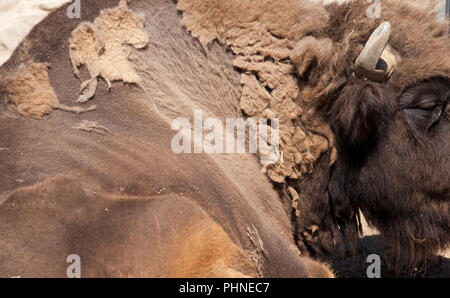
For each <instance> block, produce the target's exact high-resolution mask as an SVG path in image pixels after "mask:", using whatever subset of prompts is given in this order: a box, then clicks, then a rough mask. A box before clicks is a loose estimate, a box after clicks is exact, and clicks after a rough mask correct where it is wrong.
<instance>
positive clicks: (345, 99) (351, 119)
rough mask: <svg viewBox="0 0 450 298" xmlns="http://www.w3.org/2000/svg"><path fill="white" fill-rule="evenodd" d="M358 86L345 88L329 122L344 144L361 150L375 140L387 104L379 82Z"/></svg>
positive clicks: (342, 144)
mask: <svg viewBox="0 0 450 298" xmlns="http://www.w3.org/2000/svg"><path fill="white" fill-rule="evenodd" d="M357 87H359V91H358V90H355V88H352V87H350V88H348V89H346V90H345V89H344V90H343V91H342V93H341V96H340V97H339V99H338V100H336V101H335V103H334V104H333V107H332V111H331V113H330V114H331V115H330V116H331V119H329V122H330V124H331V127H332V128H333V130H334V133H335V134H336V141H337V143H338V144H339V145H340V146H341V147H347V149H351V148H354V149H357V150H359V151H361V150H362V149H363V148H362V147H365V148H369V147H370V146H371V145H372V144H373V142H375V141H376V139H377V137H378V134H379V131H380V129H382V127H383V122H384V121H383V118H384V117H385V115H386V111H385V110H386V109H388V105H387V104H386V102H385V101H384V100H383V95H382V92H381V89H380V88H379V87H378V86H377V85H376V84H371V83H368V84H367V85H365V86H364V87H363V88H361V87H360V86H357ZM349 147H350V148H349ZM350 152H353V150H350Z"/></svg>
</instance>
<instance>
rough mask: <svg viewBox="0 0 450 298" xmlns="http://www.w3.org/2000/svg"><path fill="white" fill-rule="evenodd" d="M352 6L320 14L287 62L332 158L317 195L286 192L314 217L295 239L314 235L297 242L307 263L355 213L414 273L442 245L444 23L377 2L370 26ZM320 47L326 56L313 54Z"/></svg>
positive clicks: (449, 223) (447, 206)
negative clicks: (331, 140) (328, 140)
mask: <svg viewBox="0 0 450 298" xmlns="http://www.w3.org/2000/svg"><path fill="white" fill-rule="evenodd" d="M360 2H361V1H354V2H349V3H347V4H342V5H337V4H331V5H329V6H327V7H326V9H327V11H328V14H329V16H330V20H329V21H328V24H329V26H328V27H326V29H325V30H320V31H316V32H310V33H309V34H308V36H306V37H304V38H303V39H302V40H300V41H299V42H298V44H297V45H296V47H295V48H294V50H293V52H292V54H291V58H292V60H293V61H294V63H296V67H297V70H298V72H297V74H298V77H299V81H300V84H302V86H303V90H305V92H304V93H303V96H304V97H306V98H307V100H310V101H312V106H313V108H314V110H315V112H316V114H317V115H320V116H321V117H323V119H325V120H326V122H327V123H328V124H329V125H330V127H331V129H332V131H333V134H334V136H335V144H336V149H337V158H336V162H335V163H334V164H333V165H332V166H331V167H322V170H319V173H316V174H315V175H317V177H321V178H322V183H323V186H322V187H321V188H320V189H317V190H318V191H319V192H320V193H319V194H317V193H313V192H311V191H309V192H308V189H310V187H308V186H305V182H302V181H290V182H289V183H290V184H292V185H295V187H296V188H297V189H299V191H300V192H301V190H302V189H306V190H307V191H306V194H307V196H309V200H310V201H311V200H312V201H311V202H312V203H310V204H309V206H308V208H314V210H316V211H317V213H316V214H315V216H316V217H315V218H311V219H310V220H309V221H310V222H308V220H307V219H305V218H300V219H299V222H298V224H299V226H300V227H299V230H300V232H303V231H304V230H305V228H306V227H308V226H311V225H317V226H318V229H317V231H315V235H313V236H312V235H311V234H312V233H311V231H310V230H309V231H308V230H306V233H304V234H303V233H300V236H299V238H300V240H301V241H300V242H302V245H303V247H304V249H305V250H310V251H311V252H312V253H313V254H315V253H318V254H321V253H323V251H321V249H324V250H325V251H332V250H333V248H332V247H333V245H334V246H336V245H335V243H336V242H339V241H344V242H347V243H350V244H351V242H352V241H351V239H356V236H357V234H358V231H359V228H358V226H359V225H360V219H359V213H358V210H361V211H362V213H363V214H364V216H365V218H366V219H367V221H368V222H369V224H371V225H373V226H375V227H376V228H377V229H379V230H380V231H381V233H382V234H383V236H384V237H385V238H386V239H387V240H388V241H389V242H390V243H391V245H392V247H393V252H394V256H395V257H396V258H397V260H398V261H400V264H401V265H406V266H408V267H410V268H413V267H414V264H416V265H417V263H423V262H424V261H425V260H426V258H427V256H430V255H431V254H434V253H436V252H438V251H439V250H440V249H446V248H448V246H449V244H450V201H449V200H450V143H449V140H450V138H449V133H450V121H449V120H450V118H449V116H450V108H449V105H448V103H449V100H450V84H449V82H450V77H449V75H450V59H449V56H448V51H449V49H450V39H449V30H448V22H444V21H439V20H438V19H437V18H436V15H435V13H434V12H431V11H427V10H425V11H424V10H421V9H418V8H416V7H413V6H410V5H409V4H408V3H405V2H403V1H383V7H382V12H381V19H376V18H373V19H371V18H367V17H366V16H365V12H366V8H367V5H364V4H362V3H360ZM324 40H326V41H328V42H327V46H328V47H329V48H328V49H324V48H321V47H319V45H321V44H323V41H324ZM305 57H309V59H305ZM324 85H326V86H328V87H329V86H332V87H331V88H328V89H327V90H326V92H324V89H323V87H322V86H324ZM320 171H322V172H320ZM319 213H321V215H320V216H317V214H319ZM330 214H331V218H332V219H330ZM311 221H312V222H311ZM336 226H337V227H338V229H336V228H335V227H336ZM330 227H331V228H330ZM303 235H306V237H304V236H303Z"/></svg>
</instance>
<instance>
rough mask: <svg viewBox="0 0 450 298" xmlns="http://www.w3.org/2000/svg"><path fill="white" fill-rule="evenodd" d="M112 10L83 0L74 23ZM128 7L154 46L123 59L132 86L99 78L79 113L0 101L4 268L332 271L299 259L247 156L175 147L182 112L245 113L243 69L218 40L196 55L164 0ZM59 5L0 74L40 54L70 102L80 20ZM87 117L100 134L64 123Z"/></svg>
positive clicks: (129, 272) (32, 272) (40, 271)
mask: <svg viewBox="0 0 450 298" xmlns="http://www.w3.org/2000/svg"><path fill="white" fill-rule="evenodd" d="M117 4H118V1H113V0H108V1H104V0H102V1H89V2H86V4H85V6H83V8H84V9H83V12H84V13H83V21H86V20H93V19H95V18H96V17H97V16H98V15H99V13H100V11H101V9H105V8H111V7H115V6H117ZM129 6H130V9H131V10H133V11H136V12H137V13H139V12H147V14H148V15H151V18H150V17H147V19H146V22H145V30H146V33H147V34H148V36H149V37H150V40H157V41H158V42H157V43H149V45H148V48H146V49H145V50H144V52H143V53H140V52H134V51H132V53H131V54H132V55H133V57H134V58H135V59H137V60H136V65H139V66H140V67H139V68H137V71H138V72H139V75H142V76H143V77H145V79H146V81H145V84H143V86H142V89H138V88H136V87H130V88H128V87H124V86H121V85H120V84H117V88H112V91H111V93H106V90H107V86H106V85H104V84H99V86H98V89H99V90H98V91H99V92H97V94H96V95H95V101H96V105H97V106H98V110H96V111H92V113H89V114H86V115H83V117H80V116H79V115H76V114H67V113H64V114H63V113H59V112H54V113H51V114H50V115H49V116H48V118H47V119H46V120H45V121H36V120H34V119H29V118H25V117H19V118H11V117H10V115H9V114H8V113H7V112H6V107H5V105H4V104H2V105H1V106H0V107H1V111H2V113H1V114H0V136H1V137H0V141H1V144H2V146H4V147H7V148H8V150H4V151H3V150H2V151H1V155H0V171H1V172H2V173H8V175H2V176H1V178H0V213H1V216H0V226H1V228H0V233H1V235H0V247H1V249H0V268H1V269H0V272H1V273H0V275H1V276H18V275H20V276H23V277H28V276H58V277H64V276H65V268H67V266H68V264H67V263H66V262H65V258H66V257H67V255H69V254H74V253H75V254H76V253H78V254H80V256H81V261H82V268H81V270H82V276H86V277H87V276H89V277H90V276H96V277H102V276H103V277H105V276H139V277H145V276H148V277H149V276H158V277H161V276H164V277H166V276H167V277H168V276H177V277H185V276H188V277H192V276H217V277H218V276H220V277H225V276H233V277H237V276H239V277H242V276H244V275H245V276H264V277H287V276H290V277H330V276H332V274H331V273H330V271H329V270H328V269H327V267H326V266H322V265H321V264H320V263H317V262H313V261H311V260H308V259H305V258H304V257H301V256H300V254H299V252H298V250H297V249H296V247H295V245H294V242H293V240H292V237H291V235H292V234H291V230H290V222H289V218H288V217H287V216H286V214H285V213H284V210H283V208H282V206H281V203H280V202H279V200H278V196H277V194H276V192H275V191H274V190H273V189H272V186H271V185H270V183H269V181H268V180H267V179H266V178H265V176H264V175H263V174H261V173H260V168H259V164H258V161H257V159H256V158H255V157H254V156H252V155H248V154H244V155H242V156H239V155H233V156H232V157H230V156H228V155H224V156H219V155H218V156H208V155H206V154H197V155H194V154H183V155H176V154H174V153H173V152H172V151H171V147H170V141H171V138H172V136H173V135H174V134H175V133H176V132H174V131H171V130H170V122H171V120H173V119H175V118H176V117H192V113H193V109H194V108H196V107H201V108H202V109H203V110H204V111H205V114H206V113H207V114H208V115H209V116H214V117H218V118H221V119H224V118H226V117H236V116H242V114H241V113H240V111H239V95H240V91H241V88H240V85H239V75H238V74H237V73H236V72H235V71H234V69H233V65H232V57H231V55H230V54H229V53H226V52H225V50H224V49H223V48H222V47H220V46H219V45H217V44H215V45H212V46H211V48H210V51H209V53H208V56H206V55H205V54H204V52H203V49H202V46H201V45H200V44H199V43H198V42H197V41H196V40H195V39H193V38H192V37H190V36H189V35H188V34H187V33H186V32H185V31H184V30H183V29H182V26H181V24H180V23H179V19H180V18H179V16H178V15H177V13H176V8H175V5H174V4H173V3H172V2H171V1H165V0H159V1H130V2H129ZM66 7H67V6H66ZM66 7H62V8H61V9H59V10H57V11H56V12H54V13H52V14H51V15H50V16H49V17H48V18H47V19H46V20H45V21H44V22H42V23H41V24H40V25H39V26H37V27H36V28H35V29H34V30H33V31H32V32H31V34H30V35H29V36H28V38H27V42H28V44H29V45H30V46H29V48H26V47H24V46H23V45H22V46H21V47H19V49H18V50H17V51H16V52H15V54H14V55H13V57H12V58H11V59H10V60H9V61H8V62H7V63H6V64H5V65H4V66H3V67H2V70H3V71H5V72H7V71H10V72H13V71H15V70H16V69H17V67H18V65H19V64H20V61H21V60H22V59H23V55H24V54H25V53H27V54H28V56H30V57H31V58H32V59H34V60H35V61H38V62H40V61H47V62H50V63H51V65H52V68H51V69H50V70H49V82H50V85H51V86H52V87H53V89H54V92H55V94H56V95H57V96H58V98H59V99H60V101H61V102H63V103H70V102H74V101H76V99H77V97H78V94H79V88H78V86H79V81H78V79H77V78H76V77H74V75H73V71H72V65H71V63H70V58H69V48H68V47H67V41H68V40H69V38H70V37H71V33H72V32H73V30H74V29H75V28H76V27H77V26H78V25H79V23H78V22H79V21H77V20H69V19H67V17H66ZM149 12H151V14H150V13H149ZM174 24H178V25H174ZM161 28H163V30H162V29H161ZM49 53H51V55H50V54H49ZM141 54H142V55H143V56H148V60H139V59H140V58H144V57H143V56H142V57H141V56H140V55H141ZM80 72H81V76H82V75H84V74H87V73H86V70H85V69H84V68H81V69H80ZM83 72H84V74H83ZM205 73H207V74H211V73H214V74H215V75H211V76H208V77H206V76H205V75H204V74H205ZM150 87H151V88H150ZM0 96H1V97H2V98H3V97H4V94H1V95H0ZM83 120H86V121H89V123H90V124H89V126H88V127H91V125H92V123H98V125H101V127H104V128H107V130H108V132H107V133H104V134H95V133H91V134H90V133H88V132H86V131H82V130H79V129H76V128H74V127H78V124H80V123H87V122H84V121H83ZM255 235H256V236H255ZM309 267H311V268H309Z"/></svg>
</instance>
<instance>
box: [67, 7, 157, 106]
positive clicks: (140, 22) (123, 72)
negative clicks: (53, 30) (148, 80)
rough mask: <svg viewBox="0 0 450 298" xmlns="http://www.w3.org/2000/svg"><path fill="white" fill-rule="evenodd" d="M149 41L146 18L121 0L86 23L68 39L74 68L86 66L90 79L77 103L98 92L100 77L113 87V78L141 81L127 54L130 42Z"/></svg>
mask: <svg viewBox="0 0 450 298" xmlns="http://www.w3.org/2000/svg"><path fill="white" fill-rule="evenodd" d="M148 42H149V38H148V35H147V33H146V32H145V30H144V18H143V17H141V16H138V15H136V14H135V13H134V12H133V11H131V10H129V9H128V6H127V2H126V1H125V0H121V1H120V4H119V6H117V7H115V8H111V9H105V10H103V11H101V13H100V15H99V16H98V17H97V18H96V19H95V21H94V23H88V22H83V23H81V24H80V25H79V26H78V27H77V28H76V29H75V30H74V31H73V32H72V37H71V38H70V40H69V48H70V58H71V60H72V66H73V71H74V73H75V75H77V76H79V69H78V68H79V67H80V66H81V65H85V66H86V67H87V69H88V71H89V74H90V77H91V78H90V79H89V80H87V81H84V82H83V83H82V84H81V91H80V93H81V95H80V97H79V98H78V100H77V101H78V102H86V101H88V100H89V99H91V98H92V97H93V96H94V95H95V91H96V88H97V78H98V77H102V78H103V79H104V80H105V81H106V82H107V84H108V86H109V87H111V82H112V81H123V82H125V83H134V84H138V83H139V82H140V78H139V76H138V74H137V73H136V71H135V69H134V68H133V66H132V65H131V63H130V61H129V59H128V57H129V55H130V48H128V47H127V45H131V46H133V47H135V48H136V49H142V48H144V47H145V46H146V45H147V44H148Z"/></svg>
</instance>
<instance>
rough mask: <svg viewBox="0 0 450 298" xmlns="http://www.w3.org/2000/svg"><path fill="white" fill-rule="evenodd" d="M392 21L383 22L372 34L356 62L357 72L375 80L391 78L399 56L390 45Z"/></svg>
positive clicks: (381, 80)
mask: <svg viewBox="0 0 450 298" xmlns="http://www.w3.org/2000/svg"><path fill="white" fill-rule="evenodd" d="M390 37H391V23H389V22H384V23H382V24H381V25H380V26H379V27H378V28H377V29H376V30H375V31H374V32H373V33H372V35H371V36H370V38H369V40H368V41H367V43H366V46H365V47H364V49H363V50H362V52H361V54H360V55H359V57H358V58H357V59H356V62H355V73H356V75H358V76H360V77H367V78H368V79H369V80H372V81H375V82H385V81H387V80H388V79H389V77H390V76H391V74H392V73H393V72H394V69H395V67H396V64H397V62H398V61H397V57H396V55H395V53H394V51H393V50H392V49H391V47H390V46H389V45H388V42H389V38H390Z"/></svg>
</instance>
